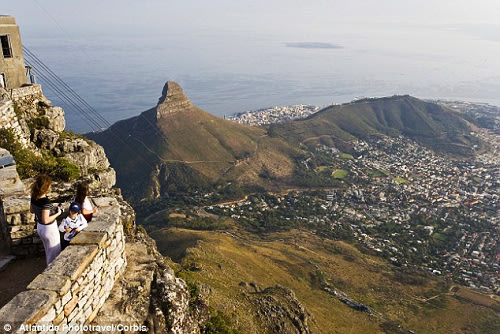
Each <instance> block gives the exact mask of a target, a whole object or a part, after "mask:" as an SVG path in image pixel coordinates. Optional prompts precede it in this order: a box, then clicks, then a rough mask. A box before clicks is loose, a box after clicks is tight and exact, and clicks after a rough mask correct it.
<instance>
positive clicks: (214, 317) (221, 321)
mask: <svg viewBox="0 0 500 334" xmlns="http://www.w3.org/2000/svg"><path fill="white" fill-rule="evenodd" d="M210 313H211V314H210V319H209V320H208V323H207V324H206V325H205V327H204V328H202V329H201V333H202V334H239V333H241V332H240V331H239V330H237V329H234V328H231V327H230V326H229V325H228V323H230V319H229V318H228V317H227V316H226V315H225V314H224V313H222V312H221V311H217V312H216V313H215V314H213V312H210Z"/></svg>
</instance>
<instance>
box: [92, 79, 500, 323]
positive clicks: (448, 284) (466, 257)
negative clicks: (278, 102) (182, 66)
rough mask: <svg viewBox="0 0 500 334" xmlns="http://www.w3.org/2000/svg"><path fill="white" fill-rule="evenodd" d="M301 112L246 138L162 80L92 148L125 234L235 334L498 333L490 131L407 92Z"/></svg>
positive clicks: (494, 154)
mask: <svg viewBox="0 0 500 334" xmlns="http://www.w3.org/2000/svg"><path fill="white" fill-rule="evenodd" d="M169 89H173V91H172V92H169ZM179 105H183V106H185V108H184V109H182V108H181V109H180V108H179ZM454 105H455V104H454ZM283 110H285V109H279V110H278V114H277V115H280V113H283ZM286 110H289V111H293V112H295V111H296V110H295V109H293V108H288V109H286ZM310 110H314V109H308V110H307V111H306V112H305V113H304V115H305V116H307V117H306V118H303V119H299V120H295V121H288V122H283V123H280V122H277V121H275V122H272V123H271V124H268V125H264V126H262V125H260V126H245V125H240V124H236V123H235V122H232V121H227V120H220V119H217V118H214V117H212V116H210V115H208V114H207V113H205V112H203V111H202V110H200V109H197V108H196V107H194V106H193V105H192V104H191V103H190V102H189V100H188V99H187V97H185V95H184V94H183V93H182V90H181V89H180V87H178V85H176V84H175V83H171V82H169V83H167V85H166V86H165V88H164V91H163V96H162V98H160V102H159V105H158V106H157V108H156V109H154V108H153V109H151V110H148V111H146V112H144V113H143V114H141V116H139V117H136V118H132V119H129V120H125V121H122V122H120V123H117V124H116V125H114V126H113V127H112V128H111V129H110V131H106V132H104V133H99V134H93V136H92V138H93V139H95V140H96V141H97V142H98V143H100V144H102V145H103V146H104V147H105V148H106V152H108V154H109V157H110V161H111V163H112V165H113V166H115V168H116V169H117V175H118V176H119V179H120V180H122V181H121V182H122V183H121V185H120V186H121V187H122V189H123V191H124V194H125V195H126V196H127V198H128V199H129V200H130V201H131V202H132V205H133V206H134V209H135V210H136V212H137V223H138V224H140V225H143V226H144V227H145V229H146V231H147V232H148V233H149V234H150V235H151V236H152V237H153V238H154V239H155V240H156V243H157V246H158V249H159V250H160V252H162V254H163V255H165V256H167V257H168V258H169V259H170V260H169V261H170V263H171V265H172V266H173V268H175V270H176V273H177V274H178V275H179V276H180V277H182V278H184V279H186V280H187V281H188V285H190V286H191V288H192V293H194V294H195V295H197V294H200V295H203V296H204V298H206V299H207V300H208V301H209V304H210V305H211V307H212V313H213V314H217V315H220V316H221V319H223V320H224V321H223V322H224V323H226V324H227V325H228V326H229V327H230V328H232V329H233V330H234V331H235V332H236V333H239V332H244V333H253V332H259V333H260V332H262V333H266V332H269V333H271V332H287V333H288V332H305V333H307V332H318V333H322V332H325V333H335V332H338V333H345V332H356V333H376V332H385V333H410V332H412V331H413V332H423V333H425V332H428V333H430V332H432V333H450V332H453V333H471V332H472V333H476V332H477V333H486V332H495V331H498V330H500V323H499V321H498V319H499V312H500V301H499V297H498V293H499V287H500V281H499V280H498V273H499V269H500V268H499V266H498V254H499V220H498V219H499V216H498V196H499V195H498V189H499V186H500V182H499V170H498V165H499V164H498V162H499V161H498V151H499V140H498V135H497V133H496V130H495V128H490V127H482V126H481V124H480V122H476V120H478V119H479V118H478V115H477V114H468V115H467V117H468V119H469V120H466V119H465V117H464V116H465V115H464V114H463V113H461V112H457V111H452V110H450V109H448V108H447V107H443V106H441V105H438V104H435V103H430V102H424V101H421V100H418V99H415V98H413V97H410V96H394V97H388V98H381V99H363V100H358V101H355V102H353V103H350V104H345V105H335V106H330V107H327V108H324V109H322V110H320V111H317V112H313V113H310ZM299 111H300V110H299ZM301 112H302V111H301ZM476 112H477V110H476V109H474V113H476ZM273 115H274V116H273V117H275V116H276V114H273ZM492 115H493V117H494V119H496V118H495V117H497V116H496V115H495V114H494V113H493V114H492ZM492 115H488V117H492ZM251 118H252V119H254V120H255V119H258V117H257V118H255V117H253V116H252V117H251ZM278 118H279V117H278ZM145 120H148V121H147V122H146V121H145ZM274 120H276V119H274ZM113 132H115V134H116V133H119V134H120V135H121V136H122V137H123V138H127V145H126V146H124V145H122V144H120V145H117V144H116V143H114V142H113V141H112V140H111V138H112V134H113ZM137 142H140V143H141V145H142V146H131V144H132V143H137ZM144 146H145V147H146V148H148V150H147V152H146V151H145V150H144ZM126 149H132V150H133V151H135V150H136V151H137V152H140V154H145V155H146V157H145V159H144V158H143V160H144V161H145V162H146V163H145V164H142V166H143V168H137V164H138V162H140V159H141V157H140V154H139V155H136V156H135V157H133V158H132V159H131V158H130V155H129V154H128V153H127V154H126V152H128V151H127V150H126ZM193 161H198V162H200V163H196V164H193V163H190V162H193ZM209 161H211V162H213V163H208V162H209ZM332 314H333V315H335V316H336V317H335V319H332V317H331V315H332ZM443 319H445V320H443Z"/></svg>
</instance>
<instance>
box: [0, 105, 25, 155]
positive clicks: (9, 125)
mask: <svg viewBox="0 0 500 334" xmlns="http://www.w3.org/2000/svg"><path fill="white" fill-rule="evenodd" d="M0 128H1V129H12V130H13V131H14V133H15V134H16V136H17V138H19V141H20V142H21V143H22V144H23V145H24V146H25V147H26V146H27V145H28V143H29V137H26V135H25V131H23V128H22V127H21V124H20V123H19V119H18V118H17V115H16V112H15V110H14V103H13V102H12V100H3V101H2V100H0Z"/></svg>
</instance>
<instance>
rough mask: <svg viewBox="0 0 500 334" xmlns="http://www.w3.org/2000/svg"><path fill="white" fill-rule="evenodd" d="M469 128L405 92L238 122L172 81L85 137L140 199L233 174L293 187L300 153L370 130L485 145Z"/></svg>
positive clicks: (460, 149)
mask: <svg viewBox="0 0 500 334" xmlns="http://www.w3.org/2000/svg"><path fill="white" fill-rule="evenodd" d="M470 132H471V129H470V127H469V125H468V123H467V122H466V121H465V120H463V119H462V118H461V117H460V115H459V114H458V113H456V112H454V111H451V110H449V109H446V108H444V107H442V106H439V105H437V104H433V103H428V102H424V101H422V100H419V99H416V98H414V97H411V96H408V95H404V96H393V97H385V98H378V99H364V100H359V101H355V102H353V103H347V104H343V105H334V106H329V107H326V108H324V109H322V110H321V111H319V112H317V113H315V114H313V115H311V116H309V117H307V118H306V119H302V120H298V121H292V122H288V123H282V124H271V125H269V126H262V127H254V126H247V125H241V124H237V123H235V122H231V121H227V120H223V119H220V118H218V117H216V116H213V115H211V114H209V113H207V112H206V111H204V110H202V109H200V108H198V107H196V106H195V105H193V104H192V103H191V102H190V101H189V99H188V98H187V96H186V95H185V94H184V92H183V91H182V88H181V87H180V85H178V84H177V83H175V82H172V81H168V82H167V83H166V84H165V85H164V87H163V90H162V95H161V97H160V98H159V100H158V104H157V106H155V107H153V108H151V109H149V110H146V111H144V112H142V113H141V114H140V115H138V116H135V117H132V118H129V119H127V120H122V121H119V122H117V123H115V124H113V125H112V126H111V127H110V128H109V129H108V130H106V131H103V132H100V133H91V134H88V137H89V138H90V139H93V140H95V141H96V142H97V143H99V144H101V145H102V146H104V147H105V148H106V152H107V154H108V156H109V159H110V161H111V164H112V165H114V166H115V169H116V171H117V175H118V180H120V181H118V185H119V186H120V187H121V188H122V189H123V190H124V193H125V194H126V195H128V196H131V197H134V198H135V199H136V200H140V199H142V198H161V197H162V196H163V197H165V196H166V197H168V196H169V193H170V194H173V193H175V192H178V191H181V192H183V191H185V190H187V189H208V190H209V189H211V188H214V187H215V188H221V187H224V186H225V185H227V184H228V183H231V182H237V183H238V184H243V185H251V186H257V187H262V188H263V189H267V190H273V191H279V190H280V189H282V188H283V187H288V188H289V187H295V186H297V184H296V182H295V181H294V178H295V176H294V175H295V173H296V172H297V168H299V166H300V164H301V163H300V161H303V160H304V159H306V156H307V155H308V154H309V153H308V152H314V150H315V149H316V147H318V145H326V146H330V147H336V148H337V149H339V150H340V151H343V152H347V153H351V151H352V145H351V142H352V141H353V140H355V139H357V138H361V139H366V138H368V137H371V136H396V137H397V136H404V137H407V138H410V139H412V140H415V141H417V142H419V143H420V144H422V145H424V146H428V147H430V148H432V149H434V150H435V151H436V152H438V153H445V154H452V155H454V156H457V157H467V156H470V155H472V154H473V153H474V152H473V151H474V145H476V146H477V147H480V141H479V140H478V139H477V138H475V137H473V136H471V135H470V134H469V133H470ZM117 138H118V139H119V140H117ZM128 151H132V152H134V154H133V155H132V156H131V155H130V154H129V153H128ZM139 165H140V166H141V168H137V166H139ZM141 189H144V191H139V192H138V190H141Z"/></svg>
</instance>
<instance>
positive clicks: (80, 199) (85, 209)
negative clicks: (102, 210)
mask: <svg viewBox="0 0 500 334" xmlns="http://www.w3.org/2000/svg"><path fill="white" fill-rule="evenodd" d="M75 202H77V203H79V204H80V205H81V207H82V214H83V216H84V217H85V219H86V220H87V222H90V221H91V220H92V216H93V215H94V213H96V212H97V211H98V208H97V205H93V204H92V203H91V201H90V197H89V185H88V183H86V182H80V183H78V184H77V186H76V195H75Z"/></svg>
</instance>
